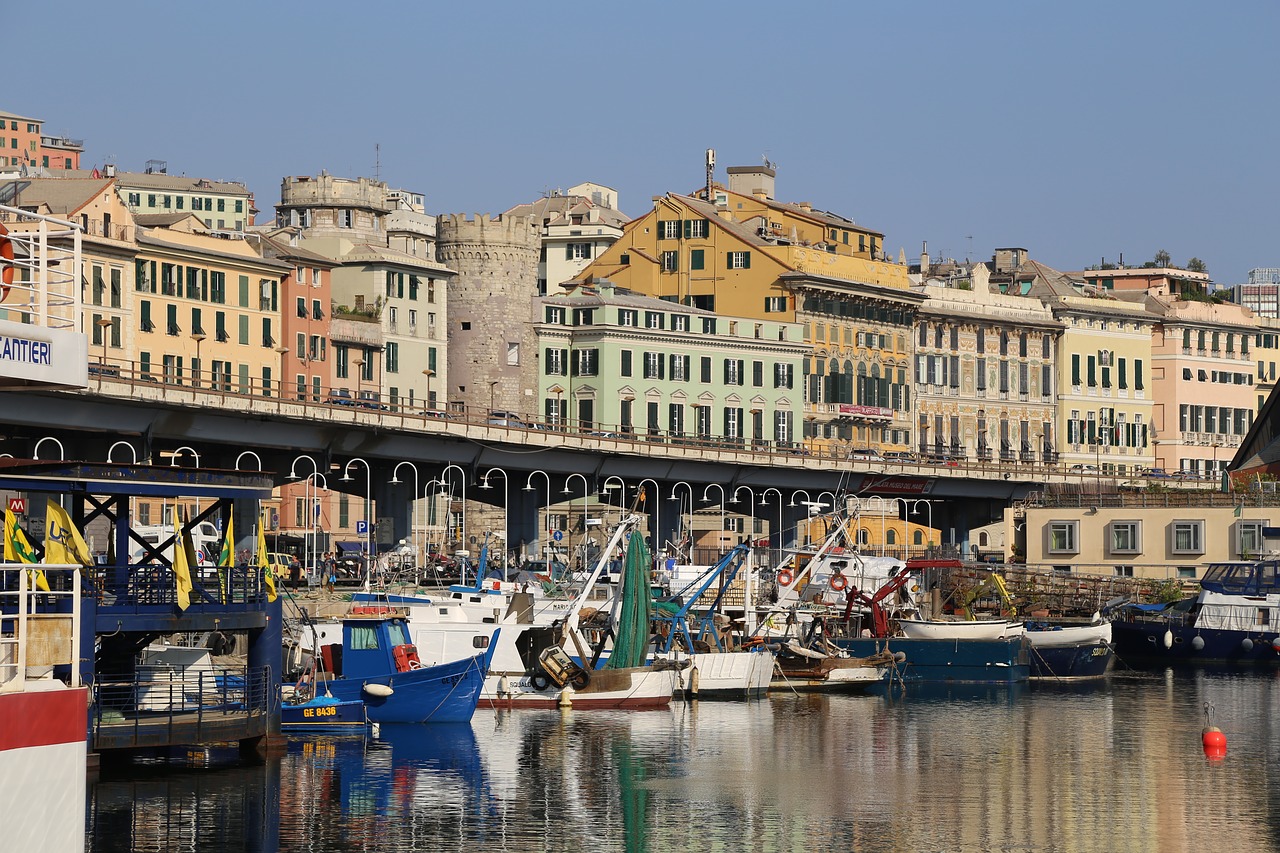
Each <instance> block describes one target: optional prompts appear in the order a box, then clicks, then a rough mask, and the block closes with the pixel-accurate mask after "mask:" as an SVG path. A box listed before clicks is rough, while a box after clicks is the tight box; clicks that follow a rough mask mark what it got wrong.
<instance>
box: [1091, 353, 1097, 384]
mask: <svg viewBox="0 0 1280 853" xmlns="http://www.w3.org/2000/svg"><path fill="white" fill-rule="evenodd" d="M1097 364H1098V360H1097V359H1096V358H1094V357H1093V356H1089V387H1090V388H1093V387H1094V386H1095V385H1097V384H1098V383H1097V381H1096V378H1095V377H1096V374H1097V370H1096V367H1097Z"/></svg>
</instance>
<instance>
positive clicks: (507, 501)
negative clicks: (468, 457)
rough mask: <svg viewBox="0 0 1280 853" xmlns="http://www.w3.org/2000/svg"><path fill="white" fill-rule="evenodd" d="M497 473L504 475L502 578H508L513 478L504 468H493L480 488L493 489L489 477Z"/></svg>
mask: <svg viewBox="0 0 1280 853" xmlns="http://www.w3.org/2000/svg"><path fill="white" fill-rule="evenodd" d="M494 472H497V473H499V474H501V475H502V537H501V538H502V577H503V579H504V580H505V579H506V577H507V548H508V545H509V543H510V542H511V530H510V527H511V478H510V477H508V476H507V472H506V471H505V470H503V469H502V468H498V467H496V466H495V467H493V468H490V469H489V470H488V471H485V472H484V476H483V477H481V478H480V488H482V489H492V488H493V486H491V485H489V476H490V475H491V474H493V473H494Z"/></svg>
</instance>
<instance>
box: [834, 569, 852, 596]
mask: <svg viewBox="0 0 1280 853" xmlns="http://www.w3.org/2000/svg"><path fill="white" fill-rule="evenodd" d="M848 585H849V581H848V580H846V579H845V576H844V575H842V574H840V573H839V572H836V573H835V574H834V575H832V576H831V581H830V586H831V589H832V590H833V591H835V592H841V591H842V590H843V589H844V588H845V587H846V586H848Z"/></svg>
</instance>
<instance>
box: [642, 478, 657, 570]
mask: <svg viewBox="0 0 1280 853" xmlns="http://www.w3.org/2000/svg"><path fill="white" fill-rule="evenodd" d="M645 483H653V528H652V529H651V530H650V531H649V538H650V539H652V540H653V548H652V551H653V553H654V554H655V555H657V553H658V551H659V548H658V536H659V535H660V534H661V532H662V524H661V521H662V495H661V494H659V492H660V489H659V488H658V481H657V480H655V479H653V478H652V477H645V478H644V479H643V480H641V481H640V482H639V483H636V501H637V502H639V500H640V498H641V496H643V495H644V494H645V491H644V484H645ZM648 509H649V507H648V501H647V500H646V501H645V510H646V512H645V514H646V515H648Z"/></svg>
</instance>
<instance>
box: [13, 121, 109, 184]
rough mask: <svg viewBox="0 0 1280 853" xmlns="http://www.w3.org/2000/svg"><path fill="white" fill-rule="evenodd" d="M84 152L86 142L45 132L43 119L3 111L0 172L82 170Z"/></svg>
mask: <svg viewBox="0 0 1280 853" xmlns="http://www.w3.org/2000/svg"><path fill="white" fill-rule="evenodd" d="M82 153H84V140H82V139H72V138H70V137H67V136H58V135H56V134H51V133H45V132H44V120H43V119H38V118H31V117H29V116H20V115H16V114H14V113H10V112H5V111H3V110H0V169H3V168H4V167H6V166H10V167H19V168H20V167H23V166H26V167H28V168H30V167H38V168H43V169H79V168H80V155H81V154H82ZM86 177H87V176H86Z"/></svg>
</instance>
